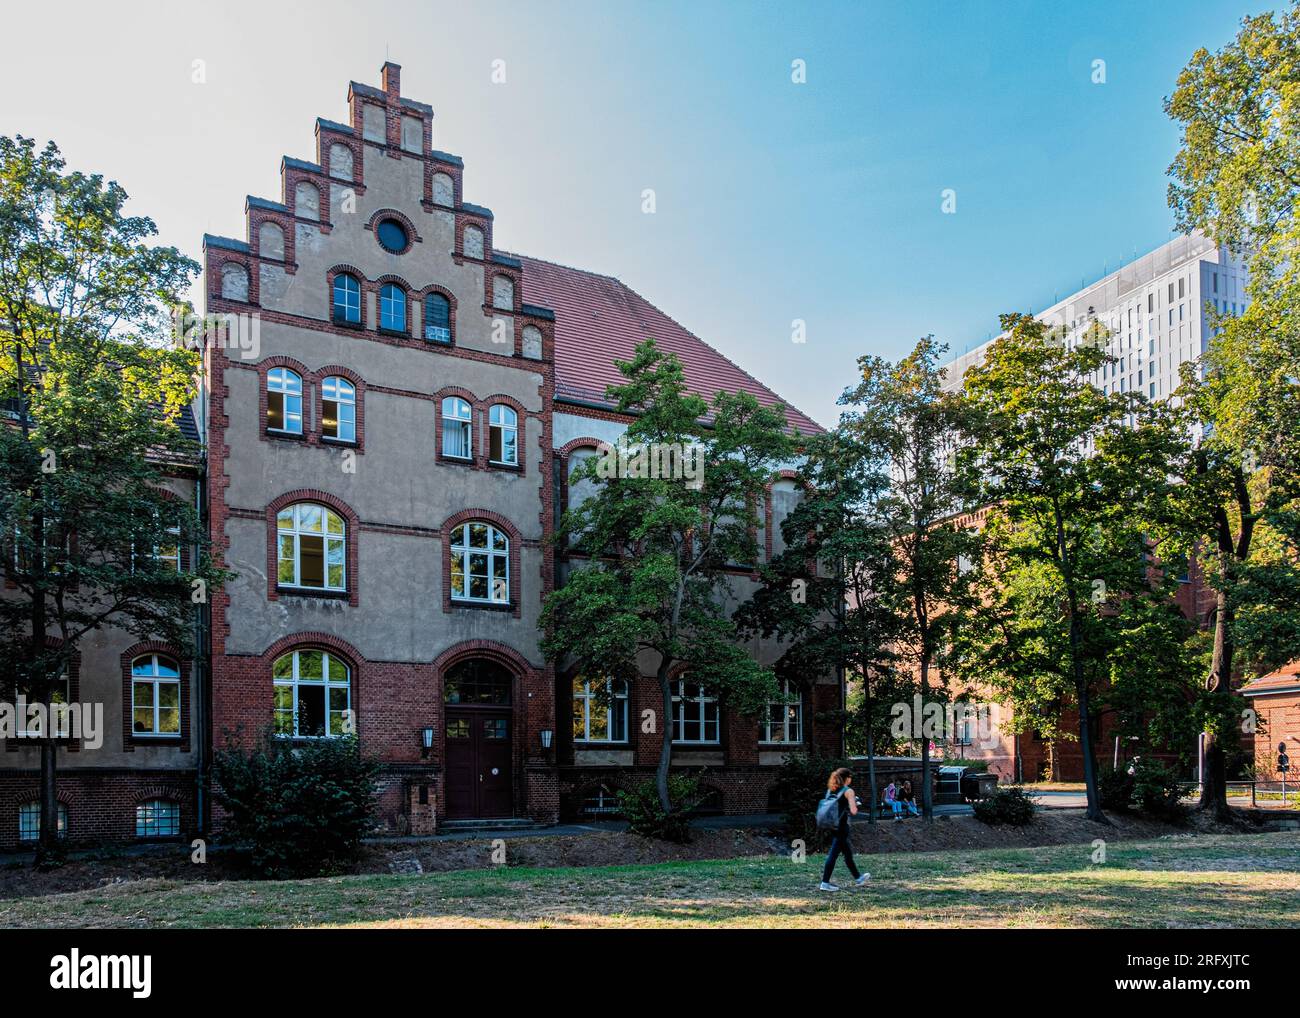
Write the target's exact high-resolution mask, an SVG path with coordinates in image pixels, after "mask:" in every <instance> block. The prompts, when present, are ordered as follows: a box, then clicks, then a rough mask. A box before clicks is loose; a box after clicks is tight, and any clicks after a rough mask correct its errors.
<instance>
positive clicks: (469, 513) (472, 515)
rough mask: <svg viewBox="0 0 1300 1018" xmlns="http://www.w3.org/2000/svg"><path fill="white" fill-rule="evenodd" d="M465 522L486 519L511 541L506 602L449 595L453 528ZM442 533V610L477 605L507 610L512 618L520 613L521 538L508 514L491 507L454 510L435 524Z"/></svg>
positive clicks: (517, 616) (484, 520) (476, 521)
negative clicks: (489, 602) (483, 601)
mask: <svg viewBox="0 0 1300 1018" xmlns="http://www.w3.org/2000/svg"><path fill="white" fill-rule="evenodd" d="M465 523H487V524H489V525H491V526H493V527H495V528H496V529H498V530H500V531H501V532H502V533H504V534H505V535H506V538H507V540H509V542H510V548H509V550H508V552H507V556H508V558H507V561H508V562H509V569H510V591H509V596H510V600H509V603H508V604H505V605H486V604H477V603H468V602H464V601H452V598H451V542H452V531H454V530H455V529H456V528H457V527H459V526H461V525H462V524H465ZM438 533H439V534H440V535H441V541H440V543H441V545H442V610H443V611H444V612H451V611H452V609H453V606H455V607H460V608H478V609H485V610H488V611H507V610H508V611H510V612H511V613H512V614H513V615H514V616H515V618H519V617H520V614H521V606H522V599H521V597H520V585H519V580H520V577H519V561H520V547H521V546H522V544H523V538H522V536H521V535H520V533H519V528H518V527H517V526H515V524H514V523H513V522H512V521H511V520H510V519H509V518H507V517H505V516H502V515H501V514H500V513H497V512H493V511H492V510H490V509H462V510H461V511H460V512H458V513H453V514H452V515H451V516H449V517H447V519H446V520H444V521H443V523H442V526H441V527H439V528H438Z"/></svg>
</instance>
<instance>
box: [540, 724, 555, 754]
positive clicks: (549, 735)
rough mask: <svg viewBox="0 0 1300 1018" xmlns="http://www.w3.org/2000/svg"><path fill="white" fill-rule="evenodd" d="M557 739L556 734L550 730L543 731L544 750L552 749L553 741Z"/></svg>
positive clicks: (544, 729)
mask: <svg viewBox="0 0 1300 1018" xmlns="http://www.w3.org/2000/svg"><path fill="white" fill-rule="evenodd" d="M554 738H555V732H553V731H552V730H551V729H549V728H543V729H542V749H550V748H551V740H553V739H554Z"/></svg>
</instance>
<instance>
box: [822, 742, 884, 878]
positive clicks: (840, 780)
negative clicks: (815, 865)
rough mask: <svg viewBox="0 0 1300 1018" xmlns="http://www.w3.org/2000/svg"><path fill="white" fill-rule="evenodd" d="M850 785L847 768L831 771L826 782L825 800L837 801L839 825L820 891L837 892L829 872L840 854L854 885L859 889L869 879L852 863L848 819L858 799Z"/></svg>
mask: <svg viewBox="0 0 1300 1018" xmlns="http://www.w3.org/2000/svg"><path fill="white" fill-rule="evenodd" d="M851 784H853V772H852V771H851V770H849V769H848V768H847V767H840V768H839V769H837V770H834V771H831V776H830V779H829V780H828V781H827V782H826V798H827V799H837V800H838V801H839V810H840V823H839V826H838V827H837V828H835V837H834V838H833V839H832V840H831V850H830V851H829V852H828V853H827V854H826V865H825V866H824V867H823V868H822V884H821V887H820V888H818V889H819V890H822V891H838V890H839V888H838V887H837V886H836V885H835V884H832V883H831V871H832V870H834V869H835V860H836V859H838V858H839V856H840V853H841V852H842V853H844V865H846V866H847V867H848V868H849V872H850V873H851V874H852V875H853V882H854V883H855V884H857V885H858V886H859V887H861V886H862V885H863V884H865V883H866V882H867V881H868V880H870V879H871V874H870V873H859V872H858V867H857V864H856V863H855V862H854V861H853V845H852V843H851V842H850V841H849V817H850V816H852V815H853V814H854V813H856V812H857V811H858V797H857V795H855V794H854V792H853V789H852V788H850V787H849V786H850V785H851Z"/></svg>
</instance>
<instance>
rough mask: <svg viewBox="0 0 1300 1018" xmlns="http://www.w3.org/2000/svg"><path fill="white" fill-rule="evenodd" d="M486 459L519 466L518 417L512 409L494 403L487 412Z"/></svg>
mask: <svg viewBox="0 0 1300 1018" xmlns="http://www.w3.org/2000/svg"><path fill="white" fill-rule="evenodd" d="M488 459H489V460H491V461H492V462H493V463H501V464H503V465H506V466H512V467H514V466H518V465H519V416H518V414H516V413H515V411H514V409H513V408H512V407H508V406H506V405H505V404H504V403H496V404H494V405H493V406H492V407H491V409H489V410H488Z"/></svg>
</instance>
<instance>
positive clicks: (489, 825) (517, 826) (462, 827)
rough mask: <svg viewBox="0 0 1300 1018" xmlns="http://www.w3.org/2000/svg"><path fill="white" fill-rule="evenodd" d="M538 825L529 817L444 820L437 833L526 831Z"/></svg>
mask: <svg viewBox="0 0 1300 1018" xmlns="http://www.w3.org/2000/svg"><path fill="white" fill-rule="evenodd" d="M536 827H540V825H539V824H538V823H536V822H535V821H533V820H532V819H531V818H530V817H504V818H502V819H498V820H444V821H443V822H442V823H440V824H439V825H438V833H439V834H453V833H455V832H457V831H527V830H531V829H533V828H536Z"/></svg>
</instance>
